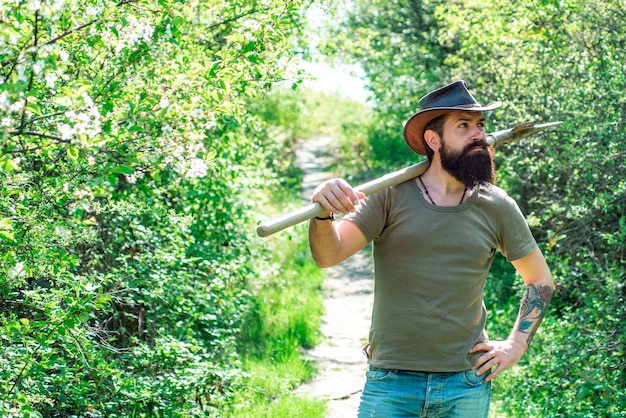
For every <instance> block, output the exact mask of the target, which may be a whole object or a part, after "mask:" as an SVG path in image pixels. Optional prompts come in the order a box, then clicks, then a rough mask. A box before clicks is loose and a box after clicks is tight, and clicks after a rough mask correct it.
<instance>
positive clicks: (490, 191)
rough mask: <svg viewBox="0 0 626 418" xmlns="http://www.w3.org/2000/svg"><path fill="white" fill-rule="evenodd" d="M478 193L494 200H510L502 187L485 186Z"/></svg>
mask: <svg viewBox="0 0 626 418" xmlns="http://www.w3.org/2000/svg"><path fill="white" fill-rule="evenodd" d="M478 192H479V193H480V194H482V195H485V196H490V197H493V198H494V199H498V200H501V199H502V200H504V199H507V198H509V194H508V193H507V192H506V191H505V190H504V189H502V188H501V187H498V186H496V185H495V184H485V185H482V186H480V188H479V190H478Z"/></svg>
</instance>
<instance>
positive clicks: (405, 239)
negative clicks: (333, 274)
mask: <svg viewBox="0 0 626 418" xmlns="http://www.w3.org/2000/svg"><path fill="white" fill-rule="evenodd" d="M419 106H420V110H419V111H418V112H417V113H416V114H415V115H413V116H412V117H411V118H410V119H409V120H408V121H407V123H406V124H405V127H404V138H405V140H406V143H407V145H408V146H409V148H410V149H411V150H413V151H414V152H416V153H418V154H421V155H427V157H428V160H429V162H430V165H429V167H428V169H427V170H426V171H425V173H424V174H423V175H422V176H420V177H418V178H416V179H412V180H409V181H407V182H404V183H401V184H399V185H397V186H393V187H391V188H388V189H385V190H383V191H380V192H378V193H375V194H373V195H371V196H368V197H365V196H364V195H363V194H362V193H360V192H356V191H355V190H354V189H353V188H352V187H351V186H350V185H349V184H348V183H347V182H346V181H344V180H343V179H332V180H329V181H327V182H324V183H322V184H321V185H319V186H318V187H317V188H316V190H315V192H314V194H313V197H312V200H313V202H319V203H320V204H321V205H322V206H323V207H324V208H325V209H326V210H327V211H328V213H327V214H325V215H324V214H323V215H321V216H319V217H317V218H314V219H312V220H311V222H310V224H309V241H310V248H311V253H312V256H313V258H314V259H315V262H316V263H317V265H318V266H319V267H330V266H334V265H336V264H338V263H340V262H342V261H344V260H345V259H347V258H348V257H350V256H351V255H353V254H354V253H356V252H357V251H359V250H360V249H361V248H363V247H364V246H365V245H366V244H367V243H368V242H370V241H372V242H373V245H374V264H375V289H374V307H373V311H372V323H371V327H370V333H369V343H368V344H367V345H366V346H365V347H364V352H365V354H366V356H367V360H368V363H369V367H370V368H369V371H368V372H367V373H366V377H367V381H366V383H365V387H364V389H363V393H362V395H361V403H360V406H359V417H373V416H381V417H386V418H389V417H400V416H402V417H406V416H416V417H447V418H451V417H486V416H487V415H488V411H489V402H490V395H491V381H492V380H493V379H494V378H496V377H497V376H498V375H499V374H500V373H501V372H502V371H503V370H505V369H506V368H508V367H510V366H511V365H513V364H515V363H517V362H518V361H519V359H520V358H521V357H522V355H523V354H524V353H525V352H526V350H527V349H528V345H529V344H530V342H531V340H532V338H533V335H534V334H535V332H536V331H537V328H538V326H539V324H540V323H541V321H542V319H543V317H544V316H545V313H546V310H547V306H548V304H549V302H550V299H551V297H552V292H553V289H554V283H553V281H552V275H551V273H550V269H549V267H548V266H547V264H546V261H545V259H544V257H543V254H542V253H541V251H540V250H539V248H538V246H537V244H536V241H535V239H534V238H533V236H532V233H531V231H530V229H529V227H528V225H527V223H526V221H525V219H524V216H523V215H522V213H521V211H520V209H519V207H518V205H517V204H516V202H515V201H514V200H513V199H512V198H510V197H509V196H508V195H507V193H506V192H505V191H504V190H502V189H501V188H499V187H497V186H495V185H494V184H493V182H494V173H495V170H494V163H493V148H492V147H491V146H489V144H488V143H487V141H486V133H485V118H484V116H483V112H485V111H490V110H494V109H496V108H498V107H500V106H501V103H499V102H495V103H491V104H489V105H487V106H481V105H480V104H479V103H478V102H477V101H476V99H475V98H474V97H473V96H472V95H471V94H470V92H469V91H468V90H467V86H466V83H465V82H464V81H457V82H454V83H452V84H449V85H447V86H445V87H442V88H440V89H438V90H436V91H434V92H432V93H429V94H428V95H426V96H424V97H423V98H422V99H421V100H420V101H419ZM335 213H343V214H345V216H344V217H343V218H342V220H341V221H337V222H335V219H334V214H335ZM497 250H498V251H500V252H501V253H502V254H503V255H504V256H505V257H506V258H507V260H508V261H509V262H511V263H512V265H513V266H514V267H515V269H516V270H517V272H518V273H519V275H520V276H521V278H522V280H523V281H524V283H525V284H526V290H525V292H524V295H523V297H522V301H521V304H520V311H519V314H518V317H517V320H516V321H515V324H514V325H513V327H512V331H511V333H510V335H509V336H508V338H506V339H505V340H497V341H496V340H489V338H488V337H487V334H486V332H485V323H486V318H487V312H486V309H485V305H484V302H483V289H484V285H485V280H486V278H487V275H488V272H489V269H490V267H491V264H492V262H493V259H494V256H495V254H496V251H497Z"/></svg>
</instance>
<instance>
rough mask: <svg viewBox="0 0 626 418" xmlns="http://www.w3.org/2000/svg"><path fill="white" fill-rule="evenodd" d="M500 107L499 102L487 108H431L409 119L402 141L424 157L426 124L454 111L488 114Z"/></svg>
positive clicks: (405, 125)
mask: <svg viewBox="0 0 626 418" xmlns="http://www.w3.org/2000/svg"><path fill="white" fill-rule="evenodd" d="M500 106H502V103H501V102H493V103H490V104H488V105H487V106H474V107H433V108H430V109H425V110H421V111H419V112H417V113H416V114H414V115H413V116H411V117H410V118H409V120H407V121H406V123H405V124H404V140H405V141H406V143H407V145H408V146H409V148H411V149H412V150H413V151H414V152H416V153H418V154H420V155H426V147H425V145H424V128H425V127H426V125H428V123H429V122H430V121H431V120H433V119H435V118H438V117H439V116H443V115H445V114H447V113H450V112H454V111H465V112H488V111H491V110H494V109H497V108H499V107H500Z"/></svg>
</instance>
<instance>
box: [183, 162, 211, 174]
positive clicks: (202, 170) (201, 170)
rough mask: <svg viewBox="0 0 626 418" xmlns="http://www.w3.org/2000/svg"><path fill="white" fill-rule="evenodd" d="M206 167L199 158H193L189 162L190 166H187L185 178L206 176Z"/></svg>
mask: <svg viewBox="0 0 626 418" xmlns="http://www.w3.org/2000/svg"><path fill="white" fill-rule="evenodd" d="M207 168H208V167H207V165H206V163H205V162H204V160H202V159H200V158H194V159H192V160H191V164H190V166H189V171H187V174H186V175H185V177H187V178H194V177H205V176H206V175H207Z"/></svg>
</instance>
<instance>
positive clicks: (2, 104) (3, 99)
mask: <svg viewBox="0 0 626 418" xmlns="http://www.w3.org/2000/svg"><path fill="white" fill-rule="evenodd" d="M9 106H11V102H10V101H9V95H8V94H7V92H6V91H3V92H2V94H0V110H7V109H8V108H9Z"/></svg>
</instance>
